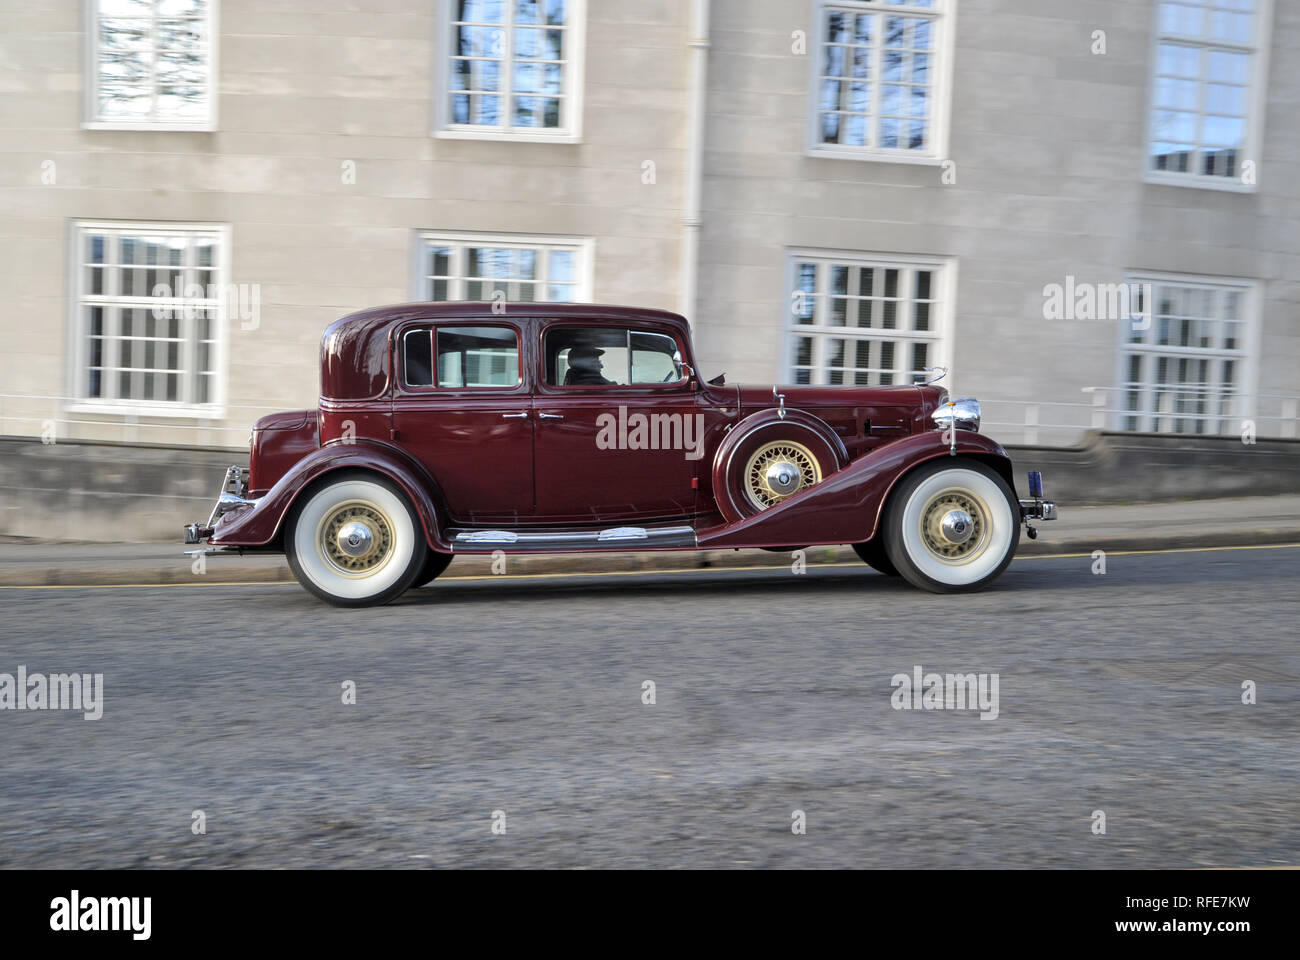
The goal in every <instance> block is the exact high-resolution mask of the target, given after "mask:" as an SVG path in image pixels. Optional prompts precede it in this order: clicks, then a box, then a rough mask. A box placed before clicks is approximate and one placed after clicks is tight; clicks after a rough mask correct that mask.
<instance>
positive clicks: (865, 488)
mask: <svg viewBox="0 0 1300 960" xmlns="http://www.w3.org/2000/svg"><path fill="white" fill-rule="evenodd" d="M956 449H957V455H958V456H962V457H967V458H968V459H974V460H979V461H980V462H982V463H985V464H988V465H989V466H990V467H992V468H993V469H995V470H997V471H998V473H999V474H1001V475H1002V477H1003V478H1004V479H1005V480H1006V481H1007V483H1008V484H1010V485H1011V489H1012V490H1014V489H1015V484H1014V483H1013V482H1012V479H1011V477H1012V473H1011V459H1010V457H1008V456H1007V452H1006V451H1005V450H1004V449H1002V446H1001V445H1000V444H998V443H996V442H994V441H993V440H990V439H989V438H988V437H985V436H984V435H983V434H979V433H971V432H969V431H966V430H958V431H957V448H956ZM950 453H951V449H950V447H949V444H948V443H947V442H945V440H944V434H943V433H942V432H940V431H938V430H935V431H931V432H928V433H918V434H913V435H912V436H910V437H904V438H903V439H901V440H895V441H894V442H893V443H888V444H885V445H884V446H882V447H878V448H876V449H875V450H873V451H872V452H871V453H869V454H867V455H865V456H862V457H859V458H858V459H857V460H854V461H853V462H852V463H850V464H849V465H848V466H847V467H845V468H844V469H843V470H840V471H839V472H838V473H836V474H833V475H832V476H830V477H827V478H826V479H824V480H823V481H822V482H821V483H819V484H817V485H816V486H814V487H808V488H807V489H805V490H801V491H800V492H799V493H796V494H795V495H794V496H792V497H790V498H789V499H787V500H783V501H782V502H781V503H779V504H777V505H776V506H774V507H771V508H769V509H767V510H764V511H763V512H762V513H758V514H755V515H754V516H751V517H746V518H745V519H743V520H739V521H737V522H735V523H725V524H720V525H718V526H716V527H710V528H708V529H704V530H701V531H699V545H700V547H701V548H708V549H720V548H724V547H725V548H733V547H734V548H741V547H784V546H790V547H791V548H794V547H802V546H806V545H808V544H839V543H863V542H865V541H867V540H870V539H871V538H872V537H874V536H875V535H876V527H877V526H878V524H879V523H880V515H881V511H882V510H883V509H884V505H885V502H886V500H887V499H888V498H889V493H890V491H891V490H893V489H894V487H895V485H896V484H897V483H898V481H899V480H900V479H902V477H904V476H905V475H906V474H907V473H909V472H910V471H912V470H914V469H915V468H916V467H918V466H920V465H921V464H923V463H928V462H930V461H932V460H935V459H936V458H938V457H947V456H949V455H950Z"/></svg>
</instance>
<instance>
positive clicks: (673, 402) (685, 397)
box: [533, 321, 703, 524]
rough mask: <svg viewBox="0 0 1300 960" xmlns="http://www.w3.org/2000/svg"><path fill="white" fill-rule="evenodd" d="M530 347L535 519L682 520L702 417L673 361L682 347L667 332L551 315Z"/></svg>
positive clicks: (690, 508) (690, 502) (692, 488)
mask: <svg viewBox="0 0 1300 960" xmlns="http://www.w3.org/2000/svg"><path fill="white" fill-rule="evenodd" d="M539 343H540V346H541V349H540V351H539V357H538V361H539V362H538V366H537V368H536V371H535V373H536V376H537V386H536V388H535V390H534V398H533V408H534V412H535V415H536V418H537V419H536V425H535V433H534V440H533V449H534V457H533V460H534V488H535V491H536V492H535V500H536V505H537V506H536V518H537V520H538V521H546V522H548V523H601V524H606V523H608V524H615V523H628V522H633V521H636V522H645V521H655V520H670V519H687V518H690V517H691V516H692V514H693V512H694V509H695V497H696V486H697V470H698V468H699V463H700V451H701V450H702V449H703V446H702V444H703V439H702V437H701V436H700V433H701V432H702V431H701V429H700V425H701V422H702V419H703V418H702V417H701V416H699V415H698V414H697V412H696V397H695V392H694V389H693V386H692V382H691V380H690V379H689V378H687V377H683V376H682V375H681V371H680V369H679V368H676V367H675V365H674V362H673V353H674V352H675V351H678V350H680V346H681V345H680V344H679V343H678V342H677V340H676V338H675V334H673V333H672V332H671V330H661V329H655V328H653V327H650V326H647V327H639V326H637V325H635V324H631V325H629V324H626V323H624V324H621V325H615V324H612V323H611V324H600V325H596V324H584V323H581V322H577V321H555V322H553V323H551V324H549V325H547V326H545V328H544V329H543V330H542V332H541V336H540V338H539ZM593 351H594V352H595V353H596V356H595V357H591V356H590V354H591V353H592V352H593ZM593 361H594V363H593Z"/></svg>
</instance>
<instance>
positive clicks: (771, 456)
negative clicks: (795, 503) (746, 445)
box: [745, 440, 822, 510]
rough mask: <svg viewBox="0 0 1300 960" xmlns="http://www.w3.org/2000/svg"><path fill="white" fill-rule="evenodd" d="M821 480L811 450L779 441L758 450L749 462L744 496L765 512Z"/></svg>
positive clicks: (819, 468)
mask: <svg viewBox="0 0 1300 960" xmlns="http://www.w3.org/2000/svg"><path fill="white" fill-rule="evenodd" d="M821 479H822V472H821V467H820V466H819V465H818V463H817V458H816V457H814V456H813V453H812V451H811V450H809V449H808V448H807V447H805V446H804V445H803V444H801V443H793V442H791V441H789V440H780V441H777V442H776V443H769V444H766V445H764V446H762V447H759V448H758V450H756V451H755V452H754V455H753V456H752V457H750V458H749V463H748V464H746V465H745V496H746V497H747V498H748V499H749V502H750V503H752V504H753V505H754V506H755V507H757V508H758V509H759V510H766V509H767V508H768V507H771V506H773V505H775V504H778V503H780V502H781V501H782V500H784V499H785V498H786V497H789V496H791V495H793V494H796V493H798V492H799V491H800V490H802V489H803V488H804V487H811V486H812V485H813V484H815V483H820V482H821Z"/></svg>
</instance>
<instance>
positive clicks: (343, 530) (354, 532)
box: [317, 500, 393, 576]
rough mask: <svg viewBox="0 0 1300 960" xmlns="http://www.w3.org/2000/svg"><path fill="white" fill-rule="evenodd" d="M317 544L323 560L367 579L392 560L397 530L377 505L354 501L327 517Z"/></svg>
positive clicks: (323, 520) (339, 507)
mask: <svg viewBox="0 0 1300 960" xmlns="http://www.w3.org/2000/svg"><path fill="white" fill-rule="evenodd" d="M317 542H318V543H319V544H320V551H321V556H323V557H324V558H325V559H326V560H328V561H329V562H330V563H331V564H333V565H334V566H335V567H337V568H338V570H339V571H340V572H341V573H344V574H348V575H351V576H365V575H368V574H371V573H373V572H374V571H376V570H378V569H379V568H380V567H382V566H383V565H384V564H385V563H386V562H387V561H388V559H389V557H391V556H392V553H393V528H392V525H391V524H390V523H389V521H388V517H387V516H386V515H385V514H384V512H383V511H382V510H381V509H380V508H379V507H377V506H376V505H375V504H373V503H368V502H366V501H364V500H352V501H349V502H347V503H343V504H339V505H338V506H337V507H335V508H334V509H333V510H330V511H329V512H328V513H326V514H325V516H324V518H323V519H322V520H321V523H320V527H319V531H318V535H317Z"/></svg>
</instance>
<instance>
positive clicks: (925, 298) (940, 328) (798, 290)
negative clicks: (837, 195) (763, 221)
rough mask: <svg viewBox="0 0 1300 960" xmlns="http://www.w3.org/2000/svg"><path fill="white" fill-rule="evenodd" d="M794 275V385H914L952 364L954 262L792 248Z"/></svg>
mask: <svg viewBox="0 0 1300 960" xmlns="http://www.w3.org/2000/svg"><path fill="white" fill-rule="evenodd" d="M789 271H790V273H789V277H790V301H789V307H788V315H787V328H786V329H787V347H786V356H787V363H786V375H787V376H788V377H789V378H790V382H791V383H812V384H836V385H840V384H843V385H855V386H867V385H883V386H890V385H898V384H909V383H916V382H918V381H921V380H925V379H928V375H927V374H926V373H925V368H926V367H932V366H934V365H935V364H936V363H947V360H946V344H945V338H946V331H947V330H948V327H949V317H950V314H951V307H952V292H951V291H952V286H953V282H952V276H953V273H954V271H955V267H954V266H953V264H952V263H951V262H950V261H948V260H944V259H913V258H907V257H896V256H892V255H885V254H869V253H826V252H820V251H794V252H792V253H791V254H790V255H789Z"/></svg>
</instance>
